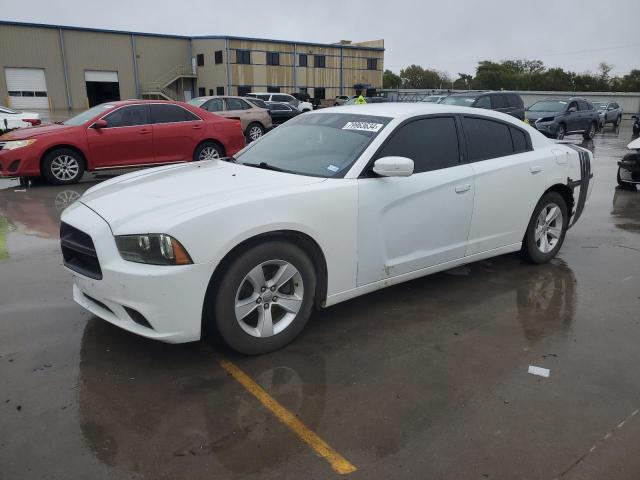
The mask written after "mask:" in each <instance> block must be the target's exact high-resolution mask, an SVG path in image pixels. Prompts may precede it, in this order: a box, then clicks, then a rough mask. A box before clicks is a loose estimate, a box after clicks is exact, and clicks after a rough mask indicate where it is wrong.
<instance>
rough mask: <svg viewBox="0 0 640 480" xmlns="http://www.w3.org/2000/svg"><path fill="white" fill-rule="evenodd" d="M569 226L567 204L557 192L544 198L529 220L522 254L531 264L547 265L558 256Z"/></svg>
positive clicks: (550, 193) (547, 194)
mask: <svg viewBox="0 0 640 480" xmlns="http://www.w3.org/2000/svg"><path fill="white" fill-rule="evenodd" d="M568 225H569V215H568V213H567V203H566V201H565V200H564V198H563V197H562V195H560V194H559V193H557V192H549V193H546V194H545V195H543V196H542V198H541V199H540V201H538V204H537V205H536V208H535V209H534V211H533V215H531V219H530V220H529V226H528V227H527V232H526V233H525V236H524V239H523V242H522V253H523V255H524V257H525V258H526V259H527V260H528V261H529V262H531V263H547V262H548V261H549V260H551V259H552V258H553V257H555V256H556V254H557V253H558V251H559V250H560V247H561V246H562V242H564V236H565V234H566V232H567V227H568Z"/></svg>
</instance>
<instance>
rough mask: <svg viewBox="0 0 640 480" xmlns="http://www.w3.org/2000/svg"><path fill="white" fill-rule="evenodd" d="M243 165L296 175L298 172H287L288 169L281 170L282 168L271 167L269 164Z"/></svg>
mask: <svg viewBox="0 0 640 480" xmlns="http://www.w3.org/2000/svg"><path fill="white" fill-rule="evenodd" d="M242 165H246V166H247V167H256V168H263V169H265V170H273V171H274V172H284V173H296V172H292V171H291V170H287V169H286V168H280V167H276V166H275V165H270V164H268V163H267V162H260V163H243V164H242Z"/></svg>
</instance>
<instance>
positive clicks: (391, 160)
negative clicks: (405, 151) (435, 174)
mask: <svg viewBox="0 0 640 480" xmlns="http://www.w3.org/2000/svg"><path fill="white" fill-rule="evenodd" d="M373 171H374V172H375V173H377V174H378V175H380V176H381V177H409V176H411V175H412V174H413V160H411V159H410V158H406V157H383V158H379V159H378V160H376V161H375V162H374V163H373Z"/></svg>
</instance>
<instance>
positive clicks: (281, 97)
mask: <svg viewBox="0 0 640 480" xmlns="http://www.w3.org/2000/svg"><path fill="white" fill-rule="evenodd" d="M271 100H273V101H274V102H284V103H289V102H290V101H291V97H289V96H288V95H274V96H273V98H272V99H271Z"/></svg>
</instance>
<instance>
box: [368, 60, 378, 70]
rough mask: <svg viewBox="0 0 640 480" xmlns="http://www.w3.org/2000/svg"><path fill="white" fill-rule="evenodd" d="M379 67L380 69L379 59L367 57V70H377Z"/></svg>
mask: <svg viewBox="0 0 640 480" xmlns="http://www.w3.org/2000/svg"><path fill="white" fill-rule="evenodd" d="M377 69H378V59H377V58H367V70H377Z"/></svg>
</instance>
